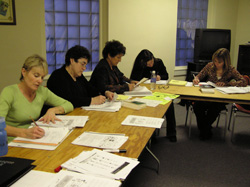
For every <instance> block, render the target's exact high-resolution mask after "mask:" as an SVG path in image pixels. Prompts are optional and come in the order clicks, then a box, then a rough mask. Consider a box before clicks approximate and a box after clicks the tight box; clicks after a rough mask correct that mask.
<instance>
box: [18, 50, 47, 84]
mask: <svg viewBox="0 0 250 187" xmlns="http://www.w3.org/2000/svg"><path fill="white" fill-rule="evenodd" d="M33 67H42V68H43V70H44V73H45V75H47V74H48V64H47V61H46V60H45V59H44V58H43V57H41V56H39V55H37V54H35V55H32V56H29V57H28V58H27V59H26V60H25V62H24V64H23V67H22V68H24V69H25V70H26V71H30V70H31V69H32V68H33ZM20 80H23V75H22V73H21V77H20Z"/></svg>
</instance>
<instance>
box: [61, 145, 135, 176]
mask: <svg viewBox="0 0 250 187" xmlns="http://www.w3.org/2000/svg"><path fill="white" fill-rule="evenodd" d="M137 164H139V162H138V161H137V160H134V159H131V158H128V157H122V156H119V155H115V154H112V153H109V152H105V151H101V150H97V149H93V150H92V151H87V152H82V153H81V154H80V155H78V156H77V157H75V158H73V159H70V160H68V161H67V162H65V163H63V164H62V167H64V168H67V169H68V170H72V171H77V172H80V173H85V174H93V175H99V176H104V177H108V178H113V179H125V178H126V177H127V175H128V174H129V173H130V171H131V170H132V169H133V168H134V167H135V166H136V165H137Z"/></svg>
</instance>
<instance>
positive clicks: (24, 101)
mask: <svg viewBox="0 0 250 187" xmlns="http://www.w3.org/2000/svg"><path fill="white" fill-rule="evenodd" d="M47 73H48V65H47V62H46V61H45V60H44V59H43V58H42V57H40V56H38V55H33V56H30V57H28V58H27V59H26V60H25V62H24V64H23V67H22V70H21V78H20V83H19V84H14V85H11V86H7V87H6V88H4V89H3V91H2V93H1V96H0V116H2V117H5V121H6V129H5V130H6V132H7V135H8V141H12V140H13V139H14V137H23V138H30V139H36V138H41V137H43V136H44V130H43V129H42V128H39V127H37V126H35V127H32V128H28V127H29V126H30V124H31V122H32V119H34V120H37V119H38V118H39V116H40V112H41V110H42V107H43V105H44V104H47V105H50V106H54V107H53V108H50V109H49V110H48V111H47V112H46V114H45V115H44V116H43V117H42V118H41V119H40V121H43V122H44V123H49V122H50V121H51V122H53V123H55V121H56V120H59V119H58V118H57V117H56V115H55V114H64V113H67V112H70V111H72V110H73V105H72V104H71V103H70V102H68V101H66V100H64V99H62V98H60V97H58V96H56V95H55V94H53V93H52V92H51V91H49V90H48V89H47V88H45V87H43V86H41V84H42V82H43V78H44V76H45V75H46V74H47Z"/></svg>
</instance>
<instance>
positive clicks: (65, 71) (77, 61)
mask: <svg viewBox="0 0 250 187" xmlns="http://www.w3.org/2000/svg"><path fill="white" fill-rule="evenodd" d="M89 60H90V53H89V51H88V50H87V49H86V48H85V47H82V46H79V45H77V46H74V47H72V48H70V49H69V50H68V51H67V53H66V57H65V65H63V66H62V67H61V68H60V69H57V70H55V71H54V72H53V73H52V74H51V75H50V78H49V80H48V82H47V87H48V88H49V89H50V90H51V91H52V92H54V93H55V94H56V95H58V96H60V97H62V98H64V99H66V100H68V101H70V102H71V103H72V104H73V106H74V108H76V107H81V106H89V105H91V104H102V103H104V102H105V100H106V97H105V96H107V97H108V98H109V99H112V97H113V93H112V92H110V91H105V90H104V91H103V92H101V93H100V92H99V91H98V90H97V89H96V88H95V87H93V86H92V85H91V84H90V83H89V82H88V81H87V79H86V78H85V77H84V76H83V74H82V73H83V71H84V70H86V65H87V63H88V62H89ZM101 94H103V95H105V96H103V95H101Z"/></svg>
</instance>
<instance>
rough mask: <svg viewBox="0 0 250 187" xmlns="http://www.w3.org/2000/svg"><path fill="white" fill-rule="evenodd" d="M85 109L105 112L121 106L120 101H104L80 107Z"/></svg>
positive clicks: (118, 108)
mask: <svg viewBox="0 0 250 187" xmlns="http://www.w3.org/2000/svg"><path fill="white" fill-rule="evenodd" d="M82 108H83V109H85V110H96V111H105V112H116V111H119V110H120V108H121V102H105V103H103V104H100V105H90V106H86V107H85V106H84V107H82Z"/></svg>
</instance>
